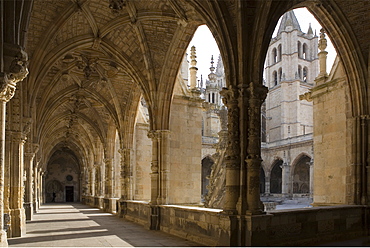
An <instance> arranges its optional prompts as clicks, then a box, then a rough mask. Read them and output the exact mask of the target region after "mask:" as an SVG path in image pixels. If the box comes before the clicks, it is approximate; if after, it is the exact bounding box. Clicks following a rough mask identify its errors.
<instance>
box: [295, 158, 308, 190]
mask: <svg viewBox="0 0 370 248" xmlns="http://www.w3.org/2000/svg"><path fill="white" fill-rule="evenodd" d="M310 162H311V158H310V157H308V156H306V155H304V156H302V157H301V158H300V159H299V160H298V161H297V163H296V165H295V166H294V172H293V194H301V195H302V194H306V195H307V194H309V193H310Z"/></svg>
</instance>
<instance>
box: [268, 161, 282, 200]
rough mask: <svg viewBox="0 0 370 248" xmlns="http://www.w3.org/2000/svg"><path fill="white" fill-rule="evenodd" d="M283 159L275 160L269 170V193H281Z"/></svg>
mask: <svg viewBox="0 0 370 248" xmlns="http://www.w3.org/2000/svg"><path fill="white" fill-rule="evenodd" d="M282 165H283V160H277V161H275V163H274V167H272V170H271V178H270V193H275V194H281V192H282V169H281V166H282Z"/></svg>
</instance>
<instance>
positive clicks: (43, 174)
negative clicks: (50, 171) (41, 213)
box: [39, 171, 46, 205]
mask: <svg viewBox="0 0 370 248" xmlns="http://www.w3.org/2000/svg"><path fill="white" fill-rule="evenodd" d="M45 180H46V171H41V177H40V182H41V185H40V203H39V204H40V205H41V204H44V203H45V202H46V196H45V186H46V183H45Z"/></svg>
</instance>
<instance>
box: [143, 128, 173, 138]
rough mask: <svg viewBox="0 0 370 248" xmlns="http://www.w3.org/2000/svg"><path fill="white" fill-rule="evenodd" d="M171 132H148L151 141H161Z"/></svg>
mask: <svg viewBox="0 0 370 248" xmlns="http://www.w3.org/2000/svg"><path fill="white" fill-rule="evenodd" d="M169 133H170V130H150V131H149V132H148V138H150V139H161V138H163V136H164V135H166V134H169Z"/></svg>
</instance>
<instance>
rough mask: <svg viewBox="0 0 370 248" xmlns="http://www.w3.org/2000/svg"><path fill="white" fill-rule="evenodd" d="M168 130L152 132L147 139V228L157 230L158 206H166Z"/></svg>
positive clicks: (167, 188)
mask: <svg viewBox="0 0 370 248" xmlns="http://www.w3.org/2000/svg"><path fill="white" fill-rule="evenodd" d="M169 134H170V132H169V130H152V131H150V132H149V133H148V137H149V138H151V139H152V166H151V170H152V173H151V200H150V205H151V215H150V216H151V220H150V226H149V228H150V229H152V230H158V229H159V208H158V205H163V204H168V203H169V199H168V190H169V178H168V176H169V164H168V163H169Z"/></svg>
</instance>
